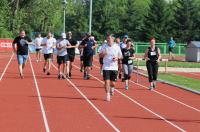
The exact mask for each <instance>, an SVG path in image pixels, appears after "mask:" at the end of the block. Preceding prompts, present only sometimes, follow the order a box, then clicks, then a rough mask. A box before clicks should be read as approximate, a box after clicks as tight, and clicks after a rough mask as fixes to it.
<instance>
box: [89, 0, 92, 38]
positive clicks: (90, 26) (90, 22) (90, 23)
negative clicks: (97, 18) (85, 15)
mask: <svg viewBox="0 0 200 132" xmlns="http://www.w3.org/2000/svg"><path fill="white" fill-rule="evenodd" d="M91 32H92V0H90V20H89V33H90V34H91Z"/></svg>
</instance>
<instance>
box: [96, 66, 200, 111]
mask: <svg viewBox="0 0 200 132" xmlns="http://www.w3.org/2000/svg"><path fill="white" fill-rule="evenodd" d="M93 66H94V67H98V66H96V65H94V64H93ZM98 69H99V67H98ZM130 82H131V83H133V84H136V85H138V86H141V87H143V88H145V89H148V87H146V86H144V85H142V84H139V83H135V82H134V81H132V80H130ZM152 92H155V93H157V94H159V95H161V96H163V97H165V98H168V99H170V100H172V101H174V102H177V103H179V104H181V105H183V106H185V107H188V108H190V109H192V110H195V111H197V112H200V110H199V109H197V108H195V107H193V106H190V105H188V104H186V103H183V102H181V101H179V100H177V99H175V98H172V97H170V96H168V95H166V94H163V93H161V92H158V91H157V90H153V91H152Z"/></svg>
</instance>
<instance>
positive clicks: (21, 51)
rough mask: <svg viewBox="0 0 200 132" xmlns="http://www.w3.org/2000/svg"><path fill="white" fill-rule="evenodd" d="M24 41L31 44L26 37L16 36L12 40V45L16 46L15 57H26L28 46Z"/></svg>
mask: <svg viewBox="0 0 200 132" xmlns="http://www.w3.org/2000/svg"><path fill="white" fill-rule="evenodd" d="M26 41H28V42H32V40H31V39H30V38H29V37H27V36H25V37H20V36H18V37H16V38H15V39H14V41H13V44H17V55H28V44H27V43H26Z"/></svg>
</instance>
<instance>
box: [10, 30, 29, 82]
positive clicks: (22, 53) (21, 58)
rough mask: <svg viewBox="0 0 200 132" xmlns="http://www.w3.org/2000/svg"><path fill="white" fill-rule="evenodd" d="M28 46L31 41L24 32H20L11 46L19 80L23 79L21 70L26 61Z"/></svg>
mask: <svg viewBox="0 0 200 132" xmlns="http://www.w3.org/2000/svg"><path fill="white" fill-rule="evenodd" d="M29 44H32V40H31V39H30V38H29V37H28V36H26V32H25V31H24V30H21V31H20V34H19V36H18V37H16V38H15V39H14V41H13V44H12V47H13V51H14V53H16V55H17V61H18V68H19V74H20V77H21V79H23V78H24V74H23V69H24V68H25V65H26V62H27V59H28V45H29ZM16 45H17V49H16Z"/></svg>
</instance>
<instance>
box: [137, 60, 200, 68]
mask: <svg viewBox="0 0 200 132" xmlns="http://www.w3.org/2000/svg"><path fill="white" fill-rule="evenodd" d="M134 64H135V65H136V64H137V62H136V61H134ZM145 65H146V62H145V61H139V66H145ZM167 66H168V67H179V68H200V63H195V62H178V61H169V62H167ZM160 67H165V62H160Z"/></svg>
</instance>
